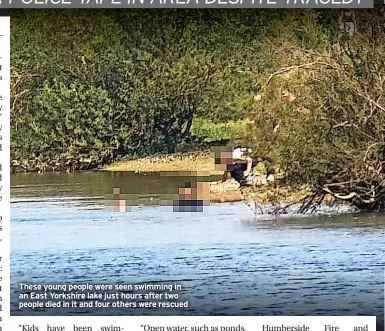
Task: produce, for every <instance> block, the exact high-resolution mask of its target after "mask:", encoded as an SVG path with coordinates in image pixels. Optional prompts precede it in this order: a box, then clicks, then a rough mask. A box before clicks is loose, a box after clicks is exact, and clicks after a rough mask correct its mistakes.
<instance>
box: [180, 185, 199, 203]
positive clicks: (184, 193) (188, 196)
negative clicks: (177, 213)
mask: <svg viewBox="0 0 385 331" xmlns="http://www.w3.org/2000/svg"><path fill="white" fill-rule="evenodd" d="M196 196H197V189H196V188H190V187H182V188H180V189H179V197H180V199H182V200H193V199H196Z"/></svg>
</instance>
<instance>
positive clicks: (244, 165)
mask: <svg viewBox="0 0 385 331" xmlns="http://www.w3.org/2000/svg"><path fill="white" fill-rule="evenodd" d="M250 153H251V150H250V149H247V148H241V147H238V148H235V149H232V148H230V147H229V146H226V147H225V148H223V147H222V148H220V151H219V153H217V157H216V159H215V165H216V168H217V169H218V170H223V171H224V174H223V181H226V179H227V176H228V174H229V173H230V175H231V177H232V178H234V179H235V180H236V181H237V182H238V183H239V184H240V186H241V187H244V186H250V183H248V181H247V177H248V176H249V175H250V174H251V172H252V168H253V159H252V158H251V157H250Z"/></svg>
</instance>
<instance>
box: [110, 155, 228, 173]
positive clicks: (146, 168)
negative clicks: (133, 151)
mask: <svg viewBox="0 0 385 331" xmlns="http://www.w3.org/2000/svg"><path fill="white" fill-rule="evenodd" d="M103 170H106V171H132V172H137V173H140V172H147V173H148V172H160V171H172V172H178V171H179V172H183V173H186V172H193V173H210V175H212V176H220V175H222V174H223V172H222V171H217V170H215V169H214V161H213V158H212V156H211V155H210V153H199V154H197V153H185V154H174V155H166V156H155V157H146V158H139V159H136V160H129V161H122V162H118V163H113V164H111V165H108V166H106V167H105V168H104V169H103Z"/></svg>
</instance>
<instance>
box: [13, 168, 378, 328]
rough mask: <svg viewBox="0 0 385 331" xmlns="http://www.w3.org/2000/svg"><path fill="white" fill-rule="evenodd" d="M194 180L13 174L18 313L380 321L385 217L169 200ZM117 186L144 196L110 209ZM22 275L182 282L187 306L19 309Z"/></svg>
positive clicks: (46, 279) (47, 279) (25, 278)
mask: <svg viewBox="0 0 385 331" xmlns="http://www.w3.org/2000/svg"><path fill="white" fill-rule="evenodd" d="M187 180H188V178H181V177H172V176H160V175H147V176H144V175H135V174H129V173H115V174H111V173H103V172H91V173H78V174H43V175H39V174H25V175H12V177H11V183H12V188H11V195H12V204H11V249H12V252H11V285H12V291H11V292H12V293H13V294H12V300H11V301H12V303H11V310H12V314H13V315H20V314H74V315H76V314H91V315H100V314H106V315H111V314H113V315H128V314H130V315H138V314H147V315H149V314H163V315H376V316H377V318H378V323H383V315H384V313H383V312H384V250H385V245H384V232H385V217H384V216H383V215H339V216H315V217H295V216H293V217H285V218H278V219H276V220H273V221H265V220H263V219H261V218H260V216H255V215H254V214H253V213H252V211H251V210H250V209H249V208H247V206H246V205H245V204H244V203H242V202H239V203H223V204H211V205H210V206H207V207H205V209H204V211H203V212H198V213H177V212H174V211H173V209H172V207H171V206H167V205H164V206H160V204H159V201H161V200H160V197H162V196H163V195H165V194H173V193H176V192H177V188H178V186H180V185H181V184H182V183H183V182H185V181H187ZM114 187H120V188H121V192H122V193H125V194H130V195H131V196H135V197H137V198H138V199H137V201H138V204H139V205H138V206H134V207H133V208H132V209H131V211H130V212H125V213H116V212H113V211H112V210H110V209H106V207H105V201H104V198H103V197H104V196H105V194H110V193H112V190H113V188H114ZM151 197H152V198H153V199H152V200H151ZM21 282H29V283H31V282H34V283H42V284H48V283H58V282H61V283H64V282H67V283H84V284H85V283H89V284H97V283H104V284H106V283H111V284H133V283H135V284H137V283H142V282H151V283H152V284H159V282H170V283H173V284H174V283H178V284H180V285H181V286H182V290H181V291H180V292H179V295H180V299H181V300H182V301H188V305H189V307H188V308H174V309H166V308H162V309H141V308H125V309H118V308H117V309H101V308H100V309H97V308H76V309H75V308H72V309H67V310H66V311H64V309H54V308H51V309H46V310H44V309H40V310H35V311H32V312H31V311H30V310H21V311H20V310H18V306H17V305H18V303H17V301H18V299H17V293H18V284H19V283H21Z"/></svg>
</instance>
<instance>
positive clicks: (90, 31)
mask: <svg viewBox="0 0 385 331" xmlns="http://www.w3.org/2000/svg"><path fill="white" fill-rule="evenodd" d="M340 14H341V11H339V10H322V11H315V10H251V9H247V10H238V9H237V10H101V9H100V10H95V11H89V10H87V11H83V10H77V9H71V10H55V11H53V10H28V11H26V10H12V12H11V18H12V19H11V24H12V29H11V34H12V35H11V63H12V65H11V159H12V168H13V169H14V171H20V170H22V171H35V170H39V171H48V170H69V171H71V170H82V169H94V168H98V167H103V166H105V165H108V164H111V163H116V162H120V163H118V164H120V166H122V164H123V163H122V161H124V160H126V161H130V160H131V161H130V162H134V161H132V160H136V159H137V158H139V157H151V156H153V155H158V154H169V153H178V152H189V151H203V150H206V149H207V148H208V147H209V145H210V144H212V143H213V142H215V141H219V140H224V139H235V140H236V141H239V142H242V143H243V144H247V145H249V146H251V147H253V149H254V151H256V153H257V154H258V155H257V156H259V157H261V158H267V157H268V158H270V159H272V160H273V161H274V162H275V163H276V164H277V165H279V166H280V167H281V168H283V169H284V172H285V179H284V181H283V183H282V185H289V186H290V187H292V188H296V187H301V186H302V185H303V184H307V185H308V186H309V187H310V188H311V191H312V192H314V193H315V194H316V195H317V196H319V197H321V198H322V197H323V196H324V195H326V194H328V195H334V196H335V197H337V198H339V199H342V200H346V201H351V202H352V203H354V204H356V205H357V206H359V207H360V208H361V209H366V210H383V209H384V201H385V185H384V183H385V182H384V179H385V178H384V169H383V166H384V157H385V153H384V152H385V149H384V144H385V141H384V125H385V124H384V123H385V118H384V116H385V99H384V82H385V32H384V26H385V19H384V14H383V12H382V11H381V10H380V9H374V10H359V11H356V12H355V22H356V27H357V32H356V33H355V34H354V36H353V37H351V36H350V37H349V36H347V35H344V34H343V33H341V31H340V25H339V17H340ZM68 22H71V24H68ZM197 162H203V163H202V165H201V166H202V167H203V166H204V163H205V162H206V161H203V160H201V159H200V160H198V159H197ZM116 167H117V168H115V169H119V166H116ZM321 200H322V199H321Z"/></svg>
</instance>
